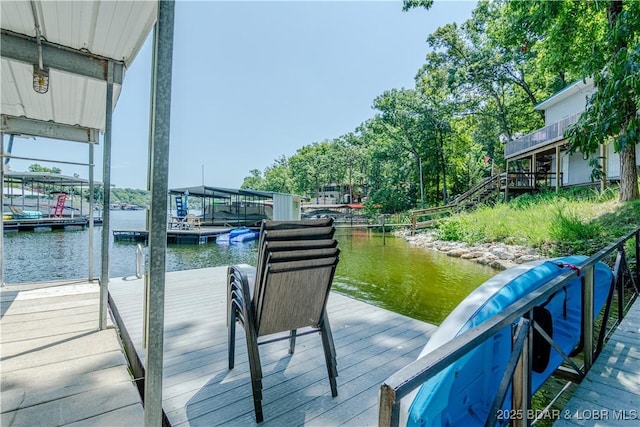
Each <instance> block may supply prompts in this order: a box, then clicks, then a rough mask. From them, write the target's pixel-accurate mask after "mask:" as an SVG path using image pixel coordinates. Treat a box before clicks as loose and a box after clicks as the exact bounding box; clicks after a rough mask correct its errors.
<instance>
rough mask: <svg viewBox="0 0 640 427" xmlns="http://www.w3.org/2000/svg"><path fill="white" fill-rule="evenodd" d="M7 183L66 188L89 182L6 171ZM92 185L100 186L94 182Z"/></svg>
mask: <svg viewBox="0 0 640 427" xmlns="http://www.w3.org/2000/svg"><path fill="white" fill-rule="evenodd" d="M4 178H5V180H6V181H7V182H25V183H26V182H29V183H39V184H55V185H67V186H80V185H89V180H87V179H83V178H80V177H76V176H68V175H61V174H58V173H52V172H15V171H7V172H5V173H4ZM93 184H94V185H102V184H101V183H99V182H97V181H94V182H93Z"/></svg>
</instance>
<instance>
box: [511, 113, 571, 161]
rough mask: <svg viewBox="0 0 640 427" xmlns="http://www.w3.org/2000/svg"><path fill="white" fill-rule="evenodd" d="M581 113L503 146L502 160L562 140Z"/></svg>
mask: <svg viewBox="0 0 640 427" xmlns="http://www.w3.org/2000/svg"><path fill="white" fill-rule="evenodd" d="M581 114H582V111H581V112H579V113H576V114H574V115H572V116H569V117H567V118H564V119H562V120H560V121H558V122H555V123H553V124H551V125H549V126H545V127H543V128H542V129H538V130H536V131H535V132H531V133H529V134H527V135H524V136H522V137H520V138H518V139H515V140H513V141H509V142H507V143H506V144H505V146H504V158H505V159H509V158H511V157H514V156H516V155H518V154H521V153H523V152H526V151H529V150H532V149H534V148H537V147H540V146H543V145H545V144H548V143H550V142H552V141H554V140H558V139H561V138H564V132H565V131H566V130H567V129H568V128H569V127H570V126H572V125H574V124H576V123H577V122H578V119H579V118H580V115H581Z"/></svg>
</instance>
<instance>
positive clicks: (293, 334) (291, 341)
mask: <svg viewBox="0 0 640 427" xmlns="http://www.w3.org/2000/svg"><path fill="white" fill-rule="evenodd" d="M296 332H297V329H292V330H291V331H290V332H289V354H293V352H294V351H295V349H296Z"/></svg>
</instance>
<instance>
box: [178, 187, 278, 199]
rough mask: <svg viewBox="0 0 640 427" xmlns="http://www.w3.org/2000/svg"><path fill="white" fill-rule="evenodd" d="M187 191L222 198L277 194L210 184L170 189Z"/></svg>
mask: <svg viewBox="0 0 640 427" xmlns="http://www.w3.org/2000/svg"><path fill="white" fill-rule="evenodd" d="M187 191H188V192H189V195H190V196H200V197H214V198H220V199H228V198H229V197H231V196H247V197H260V198H264V199H271V198H273V195H274V194H277V193H273V192H270V191H258V190H240V189H233V188H223V187H210V186H208V185H198V186H195V187H183V188H174V189H172V190H169V193H170V194H184V193H186V192H187Z"/></svg>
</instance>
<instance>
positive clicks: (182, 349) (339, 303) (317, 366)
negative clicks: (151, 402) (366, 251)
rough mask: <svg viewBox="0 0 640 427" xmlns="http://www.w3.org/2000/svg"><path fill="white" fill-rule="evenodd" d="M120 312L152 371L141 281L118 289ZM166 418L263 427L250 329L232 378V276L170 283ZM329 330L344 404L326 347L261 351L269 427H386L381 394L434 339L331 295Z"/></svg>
mask: <svg viewBox="0 0 640 427" xmlns="http://www.w3.org/2000/svg"><path fill="white" fill-rule="evenodd" d="M109 289H110V295H111V298H112V303H114V304H115V307H116V309H117V311H118V313H119V315H120V316H121V317H122V320H123V322H124V326H125V327H126V330H127V331H126V332H127V333H128V335H130V337H131V340H132V341H133V343H134V345H135V350H136V352H137V355H138V357H139V358H140V359H141V360H143V361H144V351H143V349H142V305H143V302H142V295H143V281H142V280H124V279H112V281H111V282H110V284H109ZM165 301H166V302H165V341H164V382H163V408H164V411H165V413H166V415H167V417H168V419H169V422H170V423H171V425H172V426H180V425H207V426H213V425H227V426H228V425H231V426H235V425H238V426H246V425H255V424H256V423H255V418H254V412H253V401H252V397H251V383H250V377H249V368H248V362H247V355H246V345H245V342H244V332H243V330H242V328H239V329H238V331H237V342H236V365H235V368H234V369H233V370H231V371H229V370H228V369H227V327H226V267H217V268H207V269H201V270H188V271H181V272H173V273H167V278H166V288H165ZM328 313H329V320H330V322H331V328H332V331H333V336H334V341H335V345H336V351H337V356H338V372H339V376H338V397H336V398H332V397H331V390H330V388H329V380H328V378H327V371H326V365H325V362H324V356H323V352H322V345H321V340H320V337H319V336H318V335H316V334H312V335H307V336H303V337H299V338H298V340H297V343H296V352H295V354H294V355H293V356H289V355H288V354H287V349H288V343H287V341H281V342H277V343H272V344H266V345H263V346H261V347H260V355H261V359H262V367H263V374H264V380H263V385H264V389H263V407H264V417H265V421H264V423H263V424H261V425H265V426H269V425H273V426H283V425H286V426H292V425H318V426H336V425H354V426H368V425H377V422H378V406H379V397H378V393H379V387H380V385H381V384H382V382H383V381H384V380H385V379H386V378H387V377H388V376H389V375H391V374H392V373H394V372H396V371H397V370H398V369H400V368H401V367H403V366H405V365H406V364H407V363H409V362H411V361H413V360H415V358H416V357H417V355H418V354H419V352H420V351H421V349H422V347H423V346H424V345H425V344H426V342H427V340H428V337H429V335H430V334H431V332H432V331H433V329H434V326H433V325H429V324H426V323H423V322H420V321H417V320H413V319H410V318H407V317H404V316H401V315H398V314H395V313H392V312H389V311H387V310H383V309H380V308H376V307H373V306H371V305H368V304H365V303H362V302H359V301H356V300H354V299H352V298H349V297H346V296H343V295H340V294H337V293H332V294H331V296H330V298H329V303H328Z"/></svg>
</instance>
